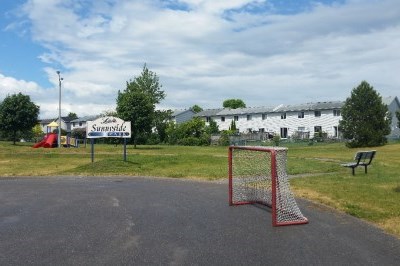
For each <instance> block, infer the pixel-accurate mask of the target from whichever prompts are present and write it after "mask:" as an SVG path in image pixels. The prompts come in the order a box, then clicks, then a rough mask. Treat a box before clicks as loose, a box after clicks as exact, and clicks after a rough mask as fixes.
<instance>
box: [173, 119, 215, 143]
mask: <svg viewBox="0 0 400 266" xmlns="http://www.w3.org/2000/svg"><path fill="white" fill-rule="evenodd" d="M166 132H167V135H168V143H169V144H179V145H184V146H204V145H209V144H210V133H209V132H208V130H207V127H206V123H205V122H204V120H203V119H201V118H199V117H195V118H193V119H191V120H189V121H186V122H184V123H181V124H175V123H174V122H170V123H169V126H168V128H167V130H166Z"/></svg>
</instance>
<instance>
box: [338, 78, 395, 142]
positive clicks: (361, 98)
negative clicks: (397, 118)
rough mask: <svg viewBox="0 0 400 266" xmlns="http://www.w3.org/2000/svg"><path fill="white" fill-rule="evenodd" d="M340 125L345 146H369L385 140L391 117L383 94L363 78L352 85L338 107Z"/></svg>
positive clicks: (388, 131)
mask: <svg viewBox="0 0 400 266" xmlns="http://www.w3.org/2000/svg"><path fill="white" fill-rule="evenodd" d="M341 113H342V120H341V121H340V122H339V128H340V130H341V132H342V133H343V136H344V138H346V139H348V140H349V141H348V142H347V144H346V145H347V146H348V147H352V148H353V147H372V146H382V145H384V144H386V142H387V139H386V135H388V134H389V133H390V122H391V117H390V113H389V111H388V107H387V105H386V104H384V103H383V102H382V97H381V96H380V95H379V94H378V93H377V92H376V91H375V90H374V88H373V87H372V86H371V85H369V84H368V83H367V82H366V81H363V82H361V84H360V85H359V86H358V87H357V88H354V89H353V90H352V92H351V96H350V97H349V98H347V99H346V102H345V104H344V106H343V107H342V110H341Z"/></svg>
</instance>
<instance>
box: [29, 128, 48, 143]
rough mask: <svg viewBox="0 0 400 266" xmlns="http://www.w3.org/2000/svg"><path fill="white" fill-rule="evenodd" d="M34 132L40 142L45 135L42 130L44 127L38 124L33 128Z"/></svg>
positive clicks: (36, 139)
mask: <svg viewBox="0 0 400 266" xmlns="http://www.w3.org/2000/svg"><path fill="white" fill-rule="evenodd" d="M32 134H33V137H34V138H35V142H38V141H39V140H40V139H42V138H43V136H44V135H45V134H44V132H43V130H42V127H41V126H40V125H39V124H36V125H35V126H34V127H33V128H32Z"/></svg>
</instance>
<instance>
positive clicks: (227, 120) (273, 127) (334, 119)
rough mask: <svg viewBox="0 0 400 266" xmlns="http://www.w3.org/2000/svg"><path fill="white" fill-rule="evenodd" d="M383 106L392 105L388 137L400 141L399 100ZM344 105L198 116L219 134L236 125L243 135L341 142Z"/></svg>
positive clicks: (208, 112)
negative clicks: (323, 137) (323, 138)
mask: <svg viewBox="0 0 400 266" xmlns="http://www.w3.org/2000/svg"><path fill="white" fill-rule="evenodd" d="M383 102H384V103H385V104H387V105H388V107H389V112H390V113H391V114H392V126H391V128H392V132H391V134H390V135H389V136H388V137H389V138H399V134H400V132H399V128H398V126H397V119H396V118H395V112H396V111H398V110H400V104H399V100H398V98H397V97H386V98H384V99H383ZM343 105H344V102H343V101H333V102H316V103H306V104H299V105H279V106H276V107H256V108H238V109H229V108H226V109H212V110H204V111H202V112H200V113H198V114H196V115H195V116H197V117H201V118H203V119H204V120H205V121H206V122H209V121H210V120H211V119H212V120H214V121H215V122H217V124H218V127H219V130H228V129H229V128H230V126H231V124H232V121H234V122H235V125H236V128H237V130H238V131H239V132H241V133H247V132H265V133H270V134H278V135H279V136H280V137H281V138H288V137H292V136H294V135H295V134H296V135H297V136H300V137H305V138H307V137H310V138H312V137H314V136H315V135H316V134H317V133H318V132H322V133H325V134H327V136H328V137H331V138H338V137H340V132H339V121H340V119H341V118H342V116H341V113H340V110H341V108H342V106H343Z"/></svg>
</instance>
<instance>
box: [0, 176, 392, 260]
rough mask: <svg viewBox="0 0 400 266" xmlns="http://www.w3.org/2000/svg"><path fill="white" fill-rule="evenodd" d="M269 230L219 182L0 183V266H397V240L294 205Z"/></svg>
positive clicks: (317, 208)
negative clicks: (284, 221)
mask: <svg viewBox="0 0 400 266" xmlns="http://www.w3.org/2000/svg"><path fill="white" fill-rule="evenodd" d="M298 204H299V206H300V209H301V210H302V212H303V214H304V215H305V216H306V217H307V218H308V219H309V221H310V222H309V224H306V225H296V226H284V227H272V226H271V212H270V210H269V209H268V208H265V207H259V206H252V205H246V206H235V207H230V206H229V205H228V187H227V185H226V184H218V183H213V182H199V181H189V180H182V179H179V180H178V179H166V178H149V177H146V178H144V177H18V178H4V177H3V178H0V265H400V240H399V239H397V238H395V237H393V236H391V235H388V234H386V233H384V232H383V231H382V230H380V229H378V228H376V227H374V226H372V225H370V224H368V223H365V222H362V221H360V220H359V219H356V218H354V217H351V216H349V215H346V214H342V213H338V212H336V211H334V210H332V209H330V208H327V207H324V206H321V205H318V204H314V203H311V202H308V201H303V200H298Z"/></svg>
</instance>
